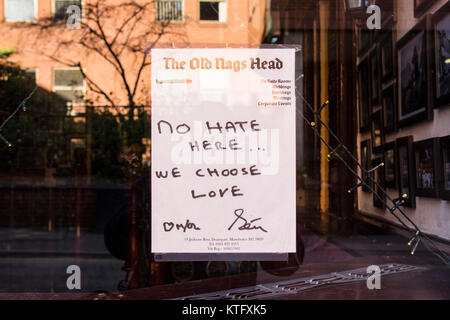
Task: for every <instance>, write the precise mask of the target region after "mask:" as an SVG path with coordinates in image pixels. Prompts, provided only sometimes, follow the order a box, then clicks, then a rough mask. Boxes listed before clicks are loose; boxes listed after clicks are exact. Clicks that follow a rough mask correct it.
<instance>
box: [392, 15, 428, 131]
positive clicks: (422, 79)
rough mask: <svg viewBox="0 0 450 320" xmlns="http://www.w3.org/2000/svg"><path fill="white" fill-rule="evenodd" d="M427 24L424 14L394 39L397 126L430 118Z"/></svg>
mask: <svg viewBox="0 0 450 320" xmlns="http://www.w3.org/2000/svg"><path fill="white" fill-rule="evenodd" d="M430 24H431V19H430V15H427V16H426V17H425V18H424V19H422V21H421V22H419V23H418V24H417V25H416V26H414V28H413V29H412V30H410V31H409V32H408V33H407V34H406V35H405V36H404V37H403V38H402V39H400V40H399V41H398V43H397V61H398V65H397V68H398V73H397V74H398V96H397V98H398V106H397V108H398V123H399V126H400V127H404V126H406V125H409V124H410V123H414V122H418V121H424V120H432V119H433V102H434V99H433V98H432V96H433V94H432V87H433V85H432V81H430V80H431V68H430V66H431V55H430V54H429V53H430V52H431V50H430V48H431V44H430V40H431V37H430V36H429V32H428V31H427V30H430Z"/></svg>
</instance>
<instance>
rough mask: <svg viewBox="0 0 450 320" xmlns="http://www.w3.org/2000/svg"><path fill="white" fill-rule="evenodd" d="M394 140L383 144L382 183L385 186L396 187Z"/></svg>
mask: <svg viewBox="0 0 450 320" xmlns="http://www.w3.org/2000/svg"><path fill="white" fill-rule="evenodd" d="M395 149H396V147H395V141H393V142H389V143H386V144H384V146H383V159H384V183H385V186H386V188H396V187H397V169H396V167H397V161H396V158H395Z"/></svg>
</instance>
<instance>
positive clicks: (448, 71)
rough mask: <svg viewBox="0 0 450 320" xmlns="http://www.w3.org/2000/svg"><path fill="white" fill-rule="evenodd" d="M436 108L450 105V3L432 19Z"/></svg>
mask: <svg viewBox="0 0 450 320" xmlns="http://www.w3.org/2000/svg"><path fill="white" fill-rule="evenodd" d="M431 24H432V29H433V40H434V54H435V56H434V70H433V71H434V78H435V79H434V81H435V86H434V91H435V94H434V96H435V107H436V108H438V107H443V106H448V105H450V85H449V83H450V63H449V62H448V61H449V59H450V2H447V3H446V4H445V5H444V6H442V8H440V9H439V10H438V11H437V12H436V13H435V14H434V15H433V17H432V23H431Z"/></svg>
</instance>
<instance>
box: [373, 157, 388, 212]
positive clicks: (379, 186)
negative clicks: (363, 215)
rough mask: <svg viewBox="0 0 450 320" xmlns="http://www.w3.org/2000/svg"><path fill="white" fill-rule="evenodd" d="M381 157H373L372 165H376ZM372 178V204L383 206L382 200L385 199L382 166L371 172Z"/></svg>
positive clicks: (378, 206)
mask: <svg viewBox="0 0 450 320" xmlns="http://www.w3.org/2000/svg"><path fill="white" fill-rule="evenodd" d="M381 162H383V159H382V158H381V157H380V158H375V159H373V160H372V162H371V163H372V167H376V166H378V165H379V164H380V163H381ZM372 179H373V186H372V189H373V206H374V207H377V208H383V207H384V202H385V201H386V194H385V193H384V192H383V189H384V187H385V186H384V167H383V166H381V167H379V168H378V169H377V170H374V171H373V172H372Z"/></svg>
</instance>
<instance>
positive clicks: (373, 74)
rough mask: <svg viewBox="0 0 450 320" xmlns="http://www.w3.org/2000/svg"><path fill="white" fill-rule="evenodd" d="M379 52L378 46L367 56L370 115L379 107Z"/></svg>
mask: <svg viewBox="0 0 450 320" xmlns="http://www.w3.org/2000/svg"><path fill="white" fill-rule="evenodd" d="M379 52H380V50H379V45H376V46H375V48H373V50H372V51H371V52H370V54H369V66H370V106H371V111H372V113H374V112H376V111H378V109H380V107H381V102H380V100H381V76H380V53H379Z"/></svg>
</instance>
